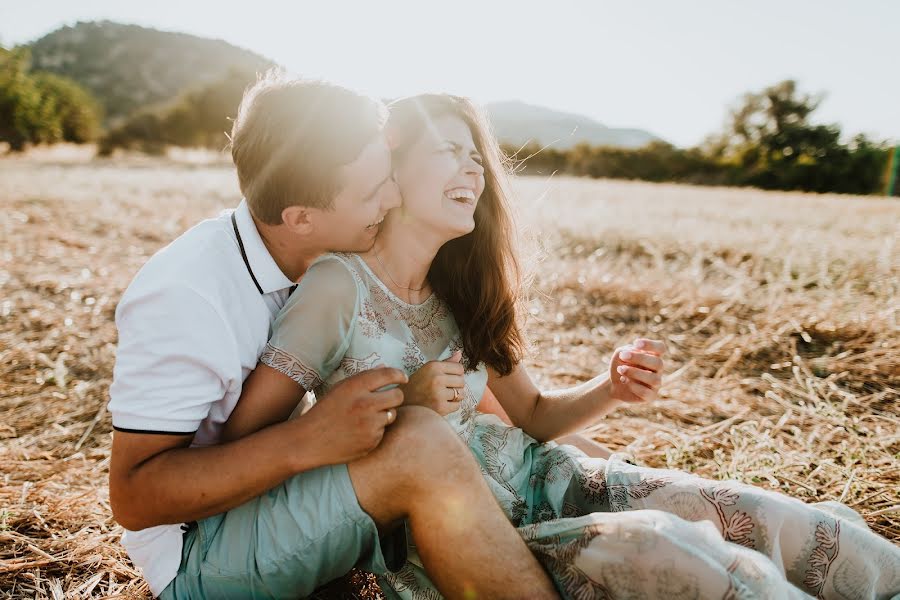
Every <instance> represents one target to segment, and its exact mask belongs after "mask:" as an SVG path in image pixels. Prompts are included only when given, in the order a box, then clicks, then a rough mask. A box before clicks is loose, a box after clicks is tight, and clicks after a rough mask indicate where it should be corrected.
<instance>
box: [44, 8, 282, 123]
mask: <svg viewBox="0 0 900 600" xmlns="http://www.w3.org/2000/svg"><path fill="white" fill-rule="evenodd" d="M29 47H30V48H31V53H32V65H33V68H34V69H35V70H42V71H50V72H52V73H57V74H60V75H64V76H66V77H69V78H71V79H74V80H75V81H77V82H78V83H80V84H81V85H82V86H84V87H85V88H87V89H88V90H89V91H90V92H91V93H92V94H94V96H96V97H97V99H98V100H99V101H100V102H101V104H103V107H104V109H105V112H106V117H107V120H108V122H112V123H115V122H117V121H119V120H121V119H122V118H123V117H126V116H128V115H129V114H131V113H132V112H134V111H135V110H136V109H138V108H145V107H148V106H153V105H157V104H163V103H166V102H169V101H171V100H173V99H174V98H176V97H177V96H179V95H180V94H182V93H183V92H185V91H187V90H189V89H193V88H196V87H198V86H202V85H203V84H206V83H210V82H213V81H217V80H221V79H222V78H223V77H225V76H226V75H227V73H228V72H229V71H230V70H238V71H249V72H253V71H256V70H264V69H266V68H268V67H270V66H272V65H274V64H275V63H274V62H273V61H271V60H269V59H267V58H265V57H263V56H260V55H258V54H255V53H253V52H250V51H249V50H244V49H243V48H238V47H236V46H233V45H231V44H229V43H227V42H225V41H222V40H212V39H206V38H201V37H197V36H193V35H188V34H185V33H174V32H168V31H159V30H156V29H149V28H146V27H139V26H137V25H123V24H120V23H113V22H110V21H100V22H90V23H77V24H76V25H75V26H74V27H62V28H60V29H57V30H56V31H53V32H52V33H49V34H47V35H45V36H44V37H42V38H40V39H39V40H37V41H35V42H33V43H31V44H29Z"/></svg>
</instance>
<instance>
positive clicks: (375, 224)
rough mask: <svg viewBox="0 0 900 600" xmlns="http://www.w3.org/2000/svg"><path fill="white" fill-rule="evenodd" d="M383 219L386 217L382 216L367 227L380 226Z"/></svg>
mask: <svg viewBox="0 0 900 600" xmlns="http://www.w3.org/2000/svg"><path fill="white" fill-rule="evenodd" d="M382 221H384V217H381V219H380V220H379V221H378V222H377V223H372V224H371V225H367V226H366V229H371V228H373V227H378V226H379V225H381V223H382Z"/></svg>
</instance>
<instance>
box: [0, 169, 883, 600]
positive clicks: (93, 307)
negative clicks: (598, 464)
mask: <svg viewBox="0 0 900 600" xmlns="http://www.w3.org/2000/svg"><path fill="white" fill-rule="evenodd" d="M514 188H515V190H516V192H517V199H518V202H519V205H520V207H521V221H522V224H523V225H524V228H525V234H524V236H525V238H526V239H527V240H528V241H529V244H528V247H529V248H531V250H530V251H529V257H530V260H529V266H530V268H531V270H532V272H533V274H534V285H533V287H532V291H531V295H530V297H529V299H528V300H527V305H526V308H527V312H528V315H529V320H528V331H529V333H530V336H531V338H532V339H533V341H534V345H533V349H532V352H531V354H530V357H529V363H530V364H531V365H533V367H534V372H536V373H537V375H538V376H539V378H540V381H541V383H542V384H543V385H546V386H551V385H568V384H571V383H573V382H576V381H579V380H581V379H583V378H587V377H590V376H593V375H595V374H597V373H598V372H601V371H603V370H604V369H605V368H606V365H607V360H608V358H609V355H610V353H611V351H612V350H613V349H614V348H615V347H616V346H618V345H621V344H623V343H627V342H629V341H631V340H632V339H633V338H635V337H638V336H648V337H656V338H661V339H664V340H666V342H667V343H668V344H669V348H670V356H669V361H668V375H667V379H666V382H665V385H664V387H663V391H662V399H660V400H659V401H658V402H655V403H653V404H650V405H633V406H628V407H625V408H621V409H620V410H618V411H617V412H615V413H614V414H612V415H611V416H610V417H609V418H607V419H606V420H605V421H604V422H602V423H601V424H599V425H597V426H596V427H595V428H594V429H593V430H592V431H591V435H592V436H594V437H595V438H596V439H598V440H601V441H602V442H603V443H605V444H607V445H609V446H611V447H613V448H616V449H624V450H627V451H628V452H630V453H632V454H633V455H634V456H635V457H636V458H637V459H638V460H639V461H641V462H642V463H644V464H647V465H650V466H656V467H669V468H677V469H685V470H688V471H692V472H696V473H699V474H702V475H704V476H707V477H715V478H736V479H739V480H742V481H746V482H753V483H756V484H758V485H760V486H763V487H766V488H769V489H775V490H780V491H782V492H785V493H787V494H791V495H793V496H796V497H798V498H801V499H803V500H805V501H810V502H813V501H817V500H826V499H833V500H841V501H843V502H845V503H846V504H848V505H850V506H852V507H854V508H855V509H857V510H858V511H860V513H861V514H862V515H863V516H864V517H865V518H866V521H867V522H868V523H869V525H870V526H871V527H872V529H874V530H875V531H877V532H878V533H880V534H881V535H884V536H886V537H887V538H889V539H891V540H893V541H894V542H895V543H900V320H898V319H900V240H898V237H900V229H898V227H900V202H898V201H897V200H888V199H883V198H857V197H838V196H812V195H803V194H778V193H763V192H758V191H753V190H739V189H723V188H697V187H688V186H675V185H654V184H645V183H631V182H614V181H589V180H576V179H565V178H550V179H547V178H521V179H518V180H517V181H515V184H514ZM238 199H239V197H238V191H237V185H236V178H235V176H234V175H233V172H232V171H231V169H230V168H229V167H228V165H227V164H224V163H221V162H218V163H217V162H213V163H205V162H203V161H202V160H197V159H196V157H193V156H191V155H189V154H182V155H180V156H177V157H175V159H172V158H168V159H163V158H158V159H154V158H137V157H133V158H120V159H117V160H115V161H93V162H89V161H87V160H86V159H85V158H84V157H83V156H80V155H76V156H67V155H56V154H53V153H48V154H43V155H41V154H38V155H33V156H29V157H24V158H8V157H7V158H3V159H0V236H2V238H0V239H2V242H0V415H2V418H0V598H20V597H29V598H31V597H37V598H54V599H55V598H64V597H65V598H101V597H146V596H148V591H147V587H146V584H145V583H144V582H143V580H142V579H141V578H140V577H139V575H138V573H136V572H135V570H134V569H133V567H132V566H131V565H130V563H129V561H128V560H127V558H126V556H125V554H124V552H123V551H122V550H121V548H120V547H119V546H118V545H117V538H118V536H119V534H120V528H119V527H118V526H117V525H116V524H115V522H114V521H113V520H112V517H111V513H110V508H109V503H108V494H107V490H106V476H107V467H108V461H109V451H110V444H111V426H110V420H109V415H108V414H107V413H106V410H105V405H106V402H107V389H108V386H109V384H110V379H111V376H112V368H113V362H114V358H115V343H116V330H115V326H114V323H113V312H114V309H115V306H116V302H117V301H118V299H119V296H120V295H121V293H122V291H123V290H124V288H125V287H126V286H127V284H128V282H129V281H130V280H131V278H132V277H133V275H134V274H135V272H136V271H137V270H138V268H139V267H140V266H141V265H142V264H143V263H144V262H145V261H146V260H147V259H148V258H149V257H150V256H151V255H152V254H153V253H154V252H155V251H156V250H158V249H159V248H161V247H162V246H163V245H165V244H166V243H168V242H169V241H170V240H172V239H173V238H175V237H176V236H177V235H179V234H180V233H181V232H182V231H184V230H185V229H187V228H188V227H190V226H191V225H192V224H193V223H195V222H196V221H198V220H200V219H202V218H205V217H208V216H211V215H214V214H216V213H218V211H219V210H221V209H223V208H226V207H231V206H234V205H236V203H237V202H238Z"/></svg>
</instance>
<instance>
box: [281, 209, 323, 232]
mask: <svg viewBox="0 0 900 600" xmlns="http://www.w3.org/2000/svg"><path fill="white" fill-rule="evenodd" d="M315 210H316V209H314V208H311V207H309V206H288V207H287V208H285V209H284V210H283V211H281V220H282V222H283V223H284V225H285V226H286V227H287V228H288V229H290V230H291V231H293V232H294V233H298V234H300V235H309V234H310V233H312V231H313V220H314V218H315V217H314V215H313V214H312V213H313V211H315Z"/></svg>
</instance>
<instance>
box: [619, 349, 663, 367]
mask: <svg viewBox="0 0 900 600" xmlns="http://www.w3.org/2000/svg"><path fill="white" fill-rule="evenodd" d="M619 360H621V361H622V362H626V363H628V364H629V365H633V366H637V367H641V368H644V369H647V370H648V371H653V372H654V373H658V372H659V371H662V368H663V360H662V359H661V358H660V357H659V356H657V355H656V354H647V353H645V352H639V351H637V350H633V349H630V348H628V349H625V350H623V351H622V352H620V353H619Z"/></svg>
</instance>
